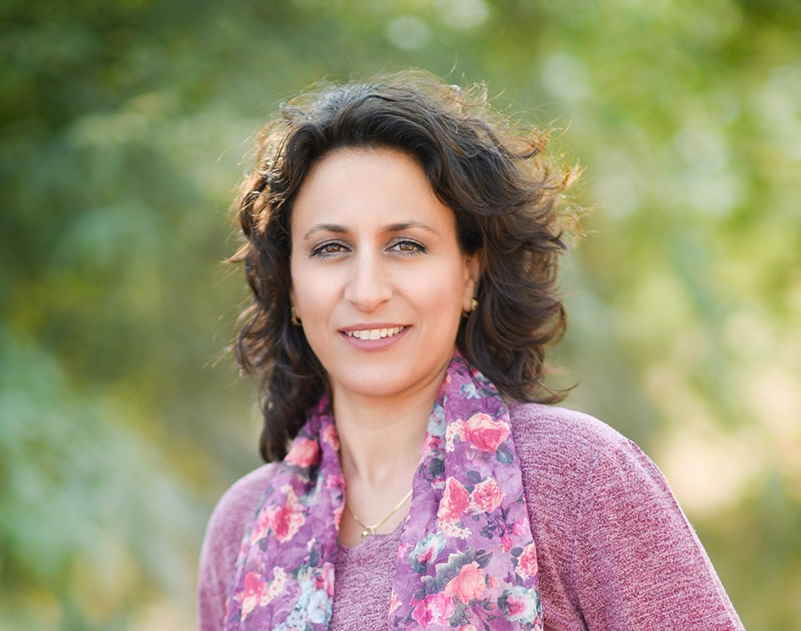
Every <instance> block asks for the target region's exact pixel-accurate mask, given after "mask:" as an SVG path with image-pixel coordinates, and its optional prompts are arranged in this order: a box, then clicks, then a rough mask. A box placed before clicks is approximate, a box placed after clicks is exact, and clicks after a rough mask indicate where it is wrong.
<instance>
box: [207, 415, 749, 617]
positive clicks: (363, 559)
mask: <svg viewBox="0 0 801 631" xmlns="http://www.w3.org/2000/svg"><path fill="white" fill-rule="evenodd" d="M510 413H511V423H512V433H513V437H514V441H515V446H516V448H517V452H518V455H519V458H520V461H521V467H522V472H523V490H524V493H525V495H526V502H527V505H528V508H529V516H530V521H531V525H532V528H533V534H534V538H535V540H536V542H537V555H538V558H537V560H538V564H539V568H540V589H541V597H542V606H543V610H544V615H545V629H546V630H551V631H557V630H559V631H579V630H581V631H585V630H591V631H595V630H598V631H623V630H626V631H632V630H654V631H656V630H660V631H668V630H672V629H675V630H679V629H681V630H682V631H702V630H703V631H730V630H731V631H734V630H743V625H742V623H741V622H740V619H739V617H738V616H737V613H736V611H735V610H734V607H733V606H732V603H731V601H730V600H729V597H728V596H727V594H726V591H725V589H724V588H723V585H722V584H721V582H720V579H719V578H718V575H717V573H716V572H715V569H714V568H713V566H712V563H711V562H710V560H709V557H708V556H707V554H706V551H705V550H704V548H703V546H702V544H701V542H700V541H699V539H698V536H697V534H696V532H695V530H694V529H693V527H692V525H691V524H690V523H689V521H688V520H687V517H686V516H685V514H684V512H683V511H682V509H681V507H680V506H679V504H678V503H677V501H676V498H675V497H674V495H673V493H672V492H671V490H670V488H669V486H668V484H667V482H666V480H665V478H664V476H663V475H662V473H661V471H660V470H659V469H658V468H657V467H656V465H655V464H654V463H653V462H652V461H651V459H650V458H649V457H648V456H647V455H646V454H645V453H643V451H642V450H641V449H640V448H639V447H638V446H637V444H636V443H634V442H633V441H631V440H629V439H627V438H626V437H625V436H623V435H621V434H620V433H619V432H617V431H616V430H614V429H613V428H611V427H610V426H609V425H607V424H606V423H604V422H602V421H600V420H598V419H596V418H594V417H592V416H589V415H587V414H583V413H581V412H575V411H572V410H568V409H566V408H560V407H554V406H546V405H539V404H535V403H525V404H512V405H510ZM273 466H274V465H271V464H267V465H263V466H261V467H260V468H258V469H256V470H255V471H253V472H251V473H250V474H248V475H246V476H245V477H243V478H242V479H240V480H239V481H237V482H236V483H235V484H234V485H233V486H232V487H231V488H230V489H229V490H228V491H227V492H226V493H225V494H224V495H223V497H222V499H221V500H220V501H219V503H218V504H217V507H216V508H215V510H214V513H213V514H212V516H211V519H210V521H209V524H208V527H207V529H206V536H205V539H204V541H203V547H202V551H201V556H200V567H199V580H198V617H199V628H200V631H220V630H221V629H222V621H223V615H224V607H225V601H226V597H227V595H228V592H229V590H230V588H231V583H232V581H233V580H234V564H235V562H236V557H237V553H238V551H239V545H240V541H241V538H242V535H243V533H244V530H245V528H246V526H247V523H248V520H250V519H251V518H252V517H253V513H254V510H255V509H256V508H257V507H258V506H259V503H260V497H261V494H262V493H263V490H264V488H265V484H266V483H267V481H268V480H269V478H270V473H271V470H272V467H273ZM399 535H400V528H398V529H397V530H396V531H395V532H394V533H391V534H388V535H384V536H375V537H371V538H368V539H367V540H366V541H365V542H363V543H360V544H359V545H358V546H356V547H355V548H351V549H348V548H345V547H342V546H340V547H339V552H338V557H337V561H336V568H335V577H336V578H335V595H334V610H333V617H332V620H331V629H332V630H333V631H344V630H346V629H348V630H350V629H352V630H356V629H359V630H364V629H369V630H375V631H385V630H388V629H389V626H388V619H387V610H388V602H389V594H390V589H391V583H392V576H393V568H394V554H395V551H396V550H397V546H398V537H399Z"/></svg>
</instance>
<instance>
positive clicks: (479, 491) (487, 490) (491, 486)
mask: <svg viewBox="0 0 801 631" xmlns="http://www.w3.org/2000/svg"><path fill="white" fill-rule="evenodd" d="M501 500H503V491H502V490H501V487H499V486H498V483H497V482H496V481H495V478H489V479H487V480H483V481H481V482H479V483H478V484H476V486H475V488H474V489H473V492H472V493H471V494H470V509H471V510H472V512H474V513H491V512H492V511H494V510H495V509H496V508H498V506H500V505H501Z"/></svg>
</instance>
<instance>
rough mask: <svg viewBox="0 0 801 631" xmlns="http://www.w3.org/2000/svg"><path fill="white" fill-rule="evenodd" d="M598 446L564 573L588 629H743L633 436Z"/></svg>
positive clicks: (670, 495) (659, 474)
mask: <svg viewBox="0 0 801 631" xmlns="http://www.w3.org/2000/svg"><path fill="white" fill-rule="evenodd" d="M621 438H622V440H620V441H617V442H616V443H615V444H613V445H608V446H607V448H606V449H604V450H602V451H600V452H599V453H598V454H597V457H596V458H595V462H594V463H593V464H592V466H591V467H590V469H589V472H588V475H587V478H586V486H585V487H584V489H583V491H582V494H581V500H580V503H579V515H578V517H577V518H578V522H577V526H576V531H575V539H574V542H573V554H572V563H571V567H570V572H571V576H572V582H573V584H574V585H575V589H576V594H577V597H578V601H579V606H580V609H581V613H582V616H583V617H584V622H585V625H586V628H587V629H589V631H624V630H626V631H631V630H634V629H637V630H640V629H642V630H646V629H647V630H651V629H659V630H660V631H667V630H671V629H676V630H678V629H681V630H682V631H702V630H703V631H743V625H742V622H741V621H740V619H739V617H738V616H737V613H736V611H735V610H734V607H733V605H732V603H731V601H730V600H729V597H728V596H727V594H726V591H725V590H724V588H723V585H722V583H721V581H720V579H719V578H718V575H717V573H716V572H715V569H714V567H713V566H712V563H711V562H710V560H709V557H708V556H707V553H706V551H705V550H704V547H703V546H702V544H701V542H700V540H699V539H698V536H697V534H696V532H695V530H694V529H693V527H692V526H691V524H690V522H689V521H688V520H687V517H686V516H685V514H684V512H683V511H682V509H681V507H680V506H679V504H678V502H677V501H676V498H675V497H674V495H673V493H672V491H671V489H670V488H669V486H668V484H667V481H666V480H665V477H664V475H663V474H662V472H661V471H660V470H659V469H658V468H657V466H656V465H655V464H654V463H653V462H652V461H651V459H650V458H649V457H648V456H647V455H646V454H645V453H644V452H643V451H642V450H641V449H640V447H639V446H638V445H637V444H636V443H635V442H633V441H631V440H629V439H627V438H623V437H621Z"/></svg>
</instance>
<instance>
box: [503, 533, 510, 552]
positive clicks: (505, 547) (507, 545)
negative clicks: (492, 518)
mask: <svg viewBox="0 0 801 631" xmlns="http://www.w3.org/2000/svg"><path fill="white" fill-rule="evenodd" d="M501 545H502V546H503V551H504V552H509V550H511V549H512V538H511V537H510V536H509V535H501Z"/></svg>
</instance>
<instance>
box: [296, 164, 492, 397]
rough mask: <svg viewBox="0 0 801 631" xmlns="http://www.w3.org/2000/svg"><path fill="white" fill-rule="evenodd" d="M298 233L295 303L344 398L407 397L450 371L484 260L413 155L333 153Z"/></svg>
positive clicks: (303, 195)
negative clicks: (469, 251)
mask: <svg viewBox="0 0 801 631" xmlns="http://www.w3.org/2000/svg"><path fill="white" fill-rule="evenodd" d="M291 232H292V255H291V274H292V291H291V300H292V304H293V305H294V306H295V310H296V312H297V314H298V317H299V318H300V320H301V322H302V326H303V330H304V332H305V334H306V338H307V340H308V341H309V344H310V345H311V348H312V350H313V351H314V352H315V354H316V355H317V357H318V358H319V359H320V362H321V363H322V365H323V367H324V368H325V369H326V371H327V372H328V377H329V380H330V382H331V387H332V389H333V392H334V395H335V396H336V394H337V392H342V391H343V390H344V391H349V392H352V393H358V394H361V395H367V396H380V397H393V396H397V395H402V394H403V393H404V392H409V391H412V390H414V389H415V388H416V387H423V386H424V385H425V384H426V383H428V382H429V381H430V380H431V379H433V378H434V377H435V376H436V375H437V374H438V373H439V372H440V371H441V370H442V369H443V368H444V367H445V365H446V364H447V362H448V360H449V358H450V356H451V354H452V352H453V349H454V343H455V340H456V333H457V330H458V327H459V321H460V317H461V314H462V311H463V310H467V309H469V308H470V302H471V299H472V297H473V295H474V290H475V281H476V280H477V278H478V276H477V274H478V263H477V259H476V258H475V257H472V258H469V257H466V256H465V255H464V254H463V253H462V252H461V251H460V249H459V244H458V241H457V236H456V221H455V217H454V214H453V211H451V209H450V208H448V207H447V206H445V205H444V204H443V203H442V202H440V201H439V199H437V197H436V195H435V194H434V191H433V189H432V188H431V185H430V183H429V181H428V179H427V178H426V176H425V174H424V172H423V170H422V169H421V168H420V166H419V165H418V163H417V162H416V161H415V160H414V159H413V158H411V157H409V156H408V155H406V154H404V153H402V152H399V151H396V150H392V149H386V148H378V149H376V148H344V149H337V150H335V151H333V152H331V153H329V154H327V155H325V156H324V157H323V158H322V159H321V160H320V161H319V162H317V163H316V164H315V165H314V166H313V168H312V169H311V170H310V172H309V173H308V174H307V176H306V178H305V180H304V182H303V184H302V186H301V189H300V191H299V193H298V195H297V197H296V198H295V203H294V207H293V210H292V218H291ZM399 329H400V331H399ZM354 331H355V333H354ZM354 336H359V337H354ZM359 338H362V339H359ZM364 338H368V339H364ZM370 338H378V339H370Z"/></svg>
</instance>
